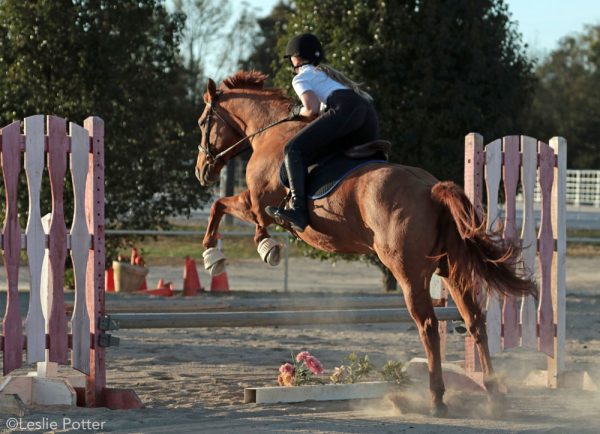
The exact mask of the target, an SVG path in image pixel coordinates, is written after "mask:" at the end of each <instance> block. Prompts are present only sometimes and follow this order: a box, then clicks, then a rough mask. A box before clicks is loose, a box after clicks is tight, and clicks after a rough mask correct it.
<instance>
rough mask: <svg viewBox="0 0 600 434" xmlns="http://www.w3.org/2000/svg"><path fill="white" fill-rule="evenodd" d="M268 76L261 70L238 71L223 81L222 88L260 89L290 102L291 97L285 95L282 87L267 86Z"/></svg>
mask: <svg viewBox="0 0 600 434" xmlns="http://www.w3.org/2000/svg"><path fill="white" fill-rule="evenodd" d="M267 78H268V76H267V75H265V74H263V73H262V72H260V71H238V72H236V73H235V74H233V75H230V76H229V77H227V78H226V79H224V80H223V82H222V83H221V89H222V90H227V89H251V90H259V91H261V93H263V92H264V93H266V94H269V95H272V96H276V97H279V98H280V99H281V100H283V101H285V102H289V98H288V97H287V96H286V95H285V93H284V92H283V90H282V89H278V88H265V87H264V85H265V81H266V80H267Z"/></svg>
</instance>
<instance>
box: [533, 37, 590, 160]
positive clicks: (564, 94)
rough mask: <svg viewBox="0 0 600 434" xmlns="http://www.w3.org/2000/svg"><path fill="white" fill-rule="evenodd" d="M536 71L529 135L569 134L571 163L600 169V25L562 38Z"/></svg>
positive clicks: (543, 138) (544, 138) (540, 136)
mask: <svg viewBox="0 0 600 434" xmlns="http://www.w3.org/2000/svg"><path fill="white" fill-rule="evenodd" d="M536 74H537V76H538V79H539V80H538V84H537V86H536V92H535V99H534V103H533V107H532V110H531V114H530V124H529V128H528V130H529V134H530V135H532V136H534V137H537V138H539V139H541V140H547V139H549V138H550V137H552V136H557V135H558V136H563V137H565V138H566V139H567V143H568V144H569V161H568V165H569V167H572V168H577V169H598V168H600V139H599V138H600V124H599V123H598V113H600V26H587V27H586V30H585V32H582V33H581V34H579V35H575V36H568V37H566V38H564V39H562V40H561V42H560V45H559V47H558V48H557V49H556V50H554V51H553V52H551V53H550V55H549V56H548V57H547V58H546V59H545V60H544V61H543V62H542V63H541V64H540V66H539V67H538V68H537V71H536Z"/></svg>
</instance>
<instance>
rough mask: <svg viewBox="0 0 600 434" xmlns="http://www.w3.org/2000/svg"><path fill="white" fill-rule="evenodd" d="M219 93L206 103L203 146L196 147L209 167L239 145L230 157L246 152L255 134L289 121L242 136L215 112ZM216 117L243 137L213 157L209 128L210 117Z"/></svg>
mask: <svg viewBox="0 0 600 434" xmlns="http://www.w3.org/2000/svg"><path fill="white" fill-rule="evenodd" d="M219 95H220V93H218V94H217V95H215V97H214V98H213V99H212V101H211V102H209V103H207V104H208V106H209V107H210V109H209V111H208V114H207V115H206V129H205V130H204V144H205V145H204V146H202V143H200V144H199V145H198V151H200V152H201V153H204V154H205V155H206V161H207V162H208V164H209V165H214V164H215V163H216V162H217V161H218V160H219V159H221V158H223V156H224V155H226V154H227V153H229V152H231V151H232V150H233V149H236V148H237V147H238V146H239V145H240V144H243V145H244V146H243V147H241V148H240V149H239V150H237V151H236V152H235V154H233V155H232V156H231V158H233V157H235V156H237V155H238V154H240V153H241V152H243V151H244V150H246V149H247V148H249V147H250V140H249V139H250V138H251V137H254V136H256V135H257V134H260V133H262V132H263V131H265V130H268V129H269V128H272V127H274V126H275V125H279V124H281V123H283V122H287V121H289V120H291V119H289V118H288V117H285V118H283V119H280V120H278V121H275V122H272V123H270V124H269V125H266V126H264V127H262V128H260V129H258V130H257V131H255V132H254V133H252V134H248V135H246V136H244V132H243V131H240V129H239V127H238V126H237V125H235V124H234V123H233V122H232V121H231V120H229V119H227V118H225V117H223V116H222V115H221V114H219V112H218V111H217V105H216V103H217V100H218V98H219ZM213 115H214V116H216V117H217V118H219V119H220V120H221V121H222V122H224V123H225V124H226V125H227V126H229V127H230V128H232V129H233V130H234V131H236V132H237V133H238V134H239V135H240V136H243V137H242V138H241V139H240V140H238V141H237V142H235V143H234V144H233V145H231V146H229V147H228V148H227V149H225V150H224V151H221V152H219V153H218V154H216V155H214V154H213V153H212V152H211V148H213V149H214V146H212V145H211V143H210V128H211V120H212V116H213Z"/></svg>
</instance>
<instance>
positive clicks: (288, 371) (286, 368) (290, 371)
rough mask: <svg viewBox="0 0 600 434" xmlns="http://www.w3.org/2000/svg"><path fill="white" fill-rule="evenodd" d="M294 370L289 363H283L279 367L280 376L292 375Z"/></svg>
mask: <svg viewBox="0 0 600 434" xmlns="http://www.w3.org/2000/svg"><path fill="white" fill-rule="evenodd" d="M295 370H296V368H294V365H292V364H291V363H284V364H283V365H281V366H280V367H279V372H280V373H282V374H289V375H294V371H295Z"/></svg>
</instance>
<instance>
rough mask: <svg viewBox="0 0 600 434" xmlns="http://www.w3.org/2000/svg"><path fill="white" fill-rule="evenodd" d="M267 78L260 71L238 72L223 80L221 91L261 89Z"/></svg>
mask: <svg viewBox="0 0 600 434" xmlns="http://www.w3.org/2000/svg"><path fill="white" fill-rule="evenodd" d="M267 78H268V77H267V76H266V75H265V74H263V73H262V72H260V71H238V72H236V73H235V74H233V75H230V76H229V77H227V78H226V79H225V80H223V83H221V89H263V88H264V84H265V80H266V79H267Z"/></svg>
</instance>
